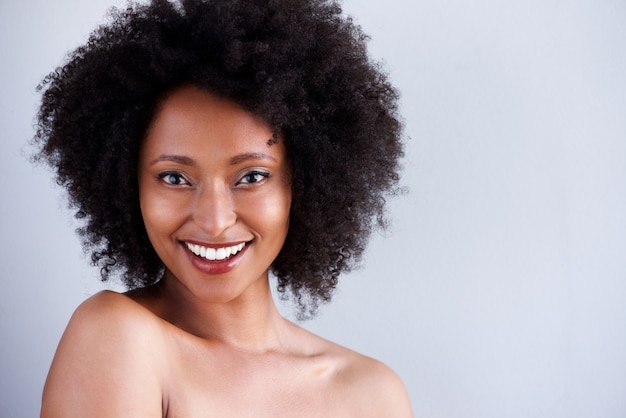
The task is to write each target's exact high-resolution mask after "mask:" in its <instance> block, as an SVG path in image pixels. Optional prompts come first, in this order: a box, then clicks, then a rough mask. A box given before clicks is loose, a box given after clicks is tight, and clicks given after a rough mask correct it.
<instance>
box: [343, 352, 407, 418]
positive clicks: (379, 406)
mask: <svg viewBox="0 0 626 418" xmlns="http://www.w3.org/2000/svg"><path fill="white" fill-rule="evenodd" d="M344 364H345V366H344V367H343V368H342V369H341V373H340V374H339V379H340V380H344V379H345V381H346V382H349V384H350V394H351V396H353V397H354V399H355V400H356V401H358V404H359V405H360V407H361V408H362V411H360V415H359V416H362V417H365V416H372V417H380V416H385V417H390V418H392V417H393V418H410V417H412V416H413V413H412V412H411V405H410V401H409V397H408V394H407V391H406V388H405V386H404V383H403V382H402V380H401V379H400V377H399V376H398V375H397V374H396V373H395V372H394V371H393V370H392V369H391V368H390V367H389V366H387V365H385V364H384V363H382V362H380V361H378V360H375V359H373V358H370V357H366V356H364V355H361V354H358V353H356V352H354V351H350V350H348V352H347V353H346V354H345V363H344Z"/></svg>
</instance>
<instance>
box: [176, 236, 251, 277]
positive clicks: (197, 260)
mask: <svg viewBox="0 0 626 418" xmlns="http://www.w3.org/2000/svg"><path fill="white" fill-rule="evenodd" d="M182 245H183V248H184V250H185V252H186V253H187V256H188V257H189V259H190V260H191V264H193V265H194V267H195V268H197V269H198V270H200V271H201V272H203V273H206V274H214V275H217V274H224V273H228V272H229V271H231V270H232V269H234V268H235V266H236V265H237V264H238V263H239V260H241V258H242V257H243V254H244V253H245V252H246V250H247V249H248V245H247V244H246V245H245V246H244V247H243V248H242V250H241V251H239V252H238V253H237V254H235V255H234V256H232V257H228V258H226V259H224V260H207V259H206V258H201V257H198V256H196V255H195V254H194V253H192V252H191V251H189V249H188V248H187V246H186V245H185V244H184V243H183V244H182Z"/></svg>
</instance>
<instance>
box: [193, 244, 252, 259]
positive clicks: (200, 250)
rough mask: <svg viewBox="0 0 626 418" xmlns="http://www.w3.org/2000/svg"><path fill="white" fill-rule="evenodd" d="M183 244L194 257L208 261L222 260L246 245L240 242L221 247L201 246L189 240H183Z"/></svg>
mask: <svg viewBox="0 0 626 418" xmlns="http://www.w3.org/2000/svg"><path fill="white" fill-rule="evenodd" d="M185 245H186V246H187V248H188V249H189V251H191V252H192V253H193V254H194V255H195V256H196V257H200V258H204V259H207V260H210V261H222V260H226V259H227V258H229V257H231V256H233V255H235V254H237V253H238V252H240V251H241V250H242V249H243V248H244V247H245V246H246V243H245V242H242V243H241V244H237V245H232V246H229V247H221V248H213V247H203V246H202V245H198V244H191V243H189V242H185Z"/></svg>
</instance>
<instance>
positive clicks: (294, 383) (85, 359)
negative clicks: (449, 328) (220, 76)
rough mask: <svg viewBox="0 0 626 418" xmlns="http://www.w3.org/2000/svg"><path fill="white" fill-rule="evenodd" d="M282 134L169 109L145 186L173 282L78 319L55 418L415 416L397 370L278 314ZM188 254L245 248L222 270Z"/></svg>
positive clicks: (56, 392)
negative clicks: (275, 279)
mask: <svg viewBox="0 0 626 418" xmlns="http://www.w3.org/2000/svg"><path fill="white" fill-rule="evenodd" d="M272 134H273V132H272V130H271V129H270V128H269V127H268V126H267V125H266V124H265V123H264V122H263V121H261V120H260V119H258V118H256V117H255V116H254V115H251V114H250V113H247V112H246V111H244V110H243V109H242V108H240V107H239V106H237V105H236V104H234V103H232V102H230V101H228V100H225V99H220V98H217V97H215V96H213V95H211V94H208V93H206V92H204V91H201V90H199V89H197V88H194V87H184V88H181V89H179V90H176V91H175V92H173V93H172V94H171V95H170V96H169V97H167V98H166V99H165V100H164V102H163V104H162V106H161V108H160V110H159V112H158V113H157V115H156V118H155V120H154V122H153V123H152V125H151V127H150V129H149V131H148V133H147V136H146V138H145V142H144V143H143V145H142V149H141V153H140V158H139V161H138V178H139V190H140V203H141V210H142V214H143V217H144V222H145V225H146V230H147V231H148V235H149V237H150V240H151V242H152V244H153V246H154V248H155V250H156V251H157V253H158V255H159V257H160V258H161V260H163V262H164V264H165V266H166V271H165V276H164V278H163V279H162V280H161V281H160V282H159V283H158V284H156V285H154V286H152V287H150V288H146V289H140V290H136V291H133V292H129V293H127V294H118V293H114V292H102V293H99V294H97V295H95V296H93V297H92V298H90V299H88V300H87V301H86V302H84V303H83V304H82V305H81V306H80V307H79V308H78V309H77V310H76V312H75V314H74V315H73V317H72V319H71V321H70V323H69V325H68V328H67V330H66V332H65V334H64V335H63V338H62V340H61V343H60V344H59V348H58V350H57V353H56V356H55V358H54V361H53V364H52V367H51V369H50V373H49V375H48V380H47V382H46V386H45V389H44V395H43V407H42V414H41V416H42V417H46V418H47V417H81V418H82V417H86V416H89V417H121V416H123V417H294V416H297V417H399V418H404V417H411V416H412V413H411V408H410V405H409V400H408V396H407V394H406V391H405V389H404V386H403V384H402V382H401V381H400V379H399V378H398V377H397V375H396V374H395V373H394V372H393V371H391V370H390V369H389V368H388V367H387V366H385V365H383V364H382V363H380V362H378V361H376V360H373V359H370V358H368V357H365V356H362V355H360V354H357V353H355V352H353V351H351V350H348V349H346V348H344V347H341V346H338V345H336V344H334V343H331V342H329V341H327V340H324V339H322V338H320V337H318V336H316V335H313V334H312V333H310V332H308V331H306V330H304V329H303V328H301V327H299V326H297V325H295V324H293V323H292V322H290V321H288V320H286V319H284V318H282V317H281V316H280V314H279V313H278V311H277V309H276V307H275V305H274V302H273V299H272V295H271V292H270V287H269V283H268V269H269V266H270V265H271V263H272V261H273V260H274V258H275V257H276V255H277V254H278V252H279V251H280V248H281V246H282V244H283V242H284V239H285V236H286V234H287V231H288V228H289V208H290V204H291V189H290V173H291V169H290V165H289V161H287V153H286V150H285V145H284V143H283V141H282V140H281V139H280V138H279V140H278V142H275V143H274V141H268V140H270V139H271V138H272ZM187 243H191V244H194V245H200V246H203V247H205V248H224V247H231V246H235V245H238V244H241V243H245V246H244V248H243V250H242V251H240V252H238V253H237V254H235V255H234V256H232V257H231V258H227V259H226V260H224V261H210V260H206V259H205V258H202V257H198V256H197V255H195V254H194V253H192V252H191V251H190V249H189V248H188V246H187ZM218 253H219V251H218ZM218 258H221V257H218Z"/></svg>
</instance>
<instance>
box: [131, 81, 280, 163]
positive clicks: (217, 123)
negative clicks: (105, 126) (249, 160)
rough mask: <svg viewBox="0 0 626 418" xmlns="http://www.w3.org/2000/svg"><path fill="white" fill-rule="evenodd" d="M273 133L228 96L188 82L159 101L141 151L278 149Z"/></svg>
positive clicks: (229, 151) (268, 150) (275, 150)
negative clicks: (185, 85) (187, 84)
mask: <svg viewBox="0 0 626 418" xmlns="http://www.w3.org/2000/svg"><path fill="white" fill-rule="evenodd" d="M273 137H274V130H273V129H272V128H271V127H270V126H269V125H268V124H267V123H265V122H264V121H263V120H262V119H261V118H260V117H258V116H256V115H254V114H252V113H250V112H248V111H246V110H245V109H243V108H242V107H241V106H239V105H238V104H236V103H235V102H233V101H231V100H228V99H224V98H221V97H217V96H215V95H213V94H211V93H207V92H206V91H204V90H201V89H199V88H197V87H191V86H189V87H183V88H180V89H177V90H175V91H174V92H172V93H171V94H169V95H168V96H167V97H166V98H165V99H164V100H163V101H162V103H161V105H160V106H159V108H158V110H157V112H156V114H155V117H154V120H153V121H152V123H151V124H150V126H149V128H148V131H147V133H146V137H145V139H144V142H143V144H142V154H143V153H152V152H163V151H168V152H176V151H179V152H183V151H186V152H192V153H195V152H202V151H203V150H210V152H211V154H215V153H218V154H219V153H222V152H227V153H232V152H237V151H239V150H246V151H247V152H249V150H250V149H251V148H254V149H256V151H259V152H260V151H261V150H263V151H264V152H269V153H276V152H281V149H282V148H283V146H280V145H279V144H276V145H274V143H275V142H276V141H275V140H274V139H273ZM279 142H283V141H279ZM277 145H278V146H277ZM281 145H283V144H281Z"/></svg>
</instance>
